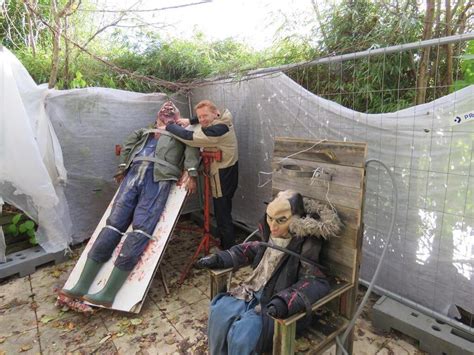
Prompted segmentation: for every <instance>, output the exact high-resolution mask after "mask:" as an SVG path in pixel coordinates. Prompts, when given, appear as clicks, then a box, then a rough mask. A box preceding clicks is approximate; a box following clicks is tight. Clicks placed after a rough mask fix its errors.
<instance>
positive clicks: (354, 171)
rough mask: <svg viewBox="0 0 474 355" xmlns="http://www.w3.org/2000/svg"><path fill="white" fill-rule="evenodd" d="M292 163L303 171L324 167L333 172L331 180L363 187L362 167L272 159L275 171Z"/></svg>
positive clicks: (290, 159)
mask: <svg viewBox="0 0 474 355" xmlns="http://www.w3.org/2000/svg"><path fill="white" fill-rule="evenodd" d="M292 165H293V166H294V165H297V166H299V167H301V169H302V170H303V171H314V170H315V169H317V168H322V169H323V170H324V171H328V172H330V173H332V174H331V175H332V180H331V182H333V183H335V184H338V185H341V186H347V187H353V188H359V189H362V184H363V180H364V169H362V168H358V167H352V166H344V165H338V164H329V163H323V162H316V161H310V160H301V159H293V158H289V159H285V160H284V161H283V162H282V158H280V157H274V158H273V160H272V169H273V171H275V170H279V169H281V168H282V167H286V166H292Z"/></svg>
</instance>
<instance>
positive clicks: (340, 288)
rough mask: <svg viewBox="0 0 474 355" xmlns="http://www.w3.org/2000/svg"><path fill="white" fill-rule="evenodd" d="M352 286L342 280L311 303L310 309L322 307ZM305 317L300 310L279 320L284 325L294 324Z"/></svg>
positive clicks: (304, 313)
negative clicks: (327, 292) (334, 287)
mask: <svg viewBox="0 0 474 355" xmlns="http://www.w3.org/2000/svg"><path fill="white" fill-rule="evenodd" d="M353 287H354V285H353V284H349V283H346V282H342V283H341V284H340V285H338V286H337V288H336V289H334V290H332V291H331V292H330V293H329V294H327V295H326V296H324V297H323V298H320V299H319V300H318V301H316V302H315V303H313V304H312V305H311V309H312V310H313V311H315V310H317V309H319V308H321V307H323V306H324V305H325V304H326V303H328V302H330V301H331V300H333V299H334V298H336V297H339V296H341V295H343V294H344V293H346V292H349V291H350V290H351V289H352V288H353ZM304 317H306V312H300V313H297V314H294V315H292V316H291V317H288V318H286V319H281V320H280V322H282V323H283V324H285V325H290V324H296V321H298V320H300V319H301V318H304Z"/></svg>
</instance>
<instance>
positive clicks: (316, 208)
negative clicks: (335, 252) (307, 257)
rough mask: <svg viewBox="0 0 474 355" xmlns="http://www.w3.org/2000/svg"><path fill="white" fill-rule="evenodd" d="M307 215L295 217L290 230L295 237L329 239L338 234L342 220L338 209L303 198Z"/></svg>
mask: <svg viewBox="0 0 474 355" xmlns="http://www.w3.org/2000/svg"><path fill="white" fill-rule="evenodd" d="M303 202H304V209H305V212H306V216H304V217H296V216H295V217H293V218H292V220H291V222H290V227H289V231H290V232H291V234H292V235H294V236H295V237H311V236H312V237H319V238H324V239H329V238H330V237H334V236H337V235H338V234H339V232H340V231H341V228H342V222H341V220H340V219H339V216H338V215H337V213H336V211H334V210H333V209H332V208H331V207H330V206H328V205H327V204H324V203H321V202H318V201H315V200H313V199H310V198H306V197H304V198H303Z"/></svg>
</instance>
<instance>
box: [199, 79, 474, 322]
mask: <svg viewBox="0 0 474 355" xmlns="http://www.w3.org/2000/svg"><path fill="white" fill-rule="evenodd" d="M201 99H211V100H213V101H214V102H216V104H217V105H218V106H219V107H222V108H223V107H226V108H229V109H230V111H231V112H232V114H233V115H234V123H235V126H236V133H237V137H238V141H239V170H240V178H239V188H238V190H237V192H236V196H235V199H234V209H233V213H234V217H235V219H236V220H238V221H240V222H242V223H245V224H247V225H250V226H255V225H256V224H257V221H258V218H259V217H260V216H261V215H262V214H263V212H264V210H265V206H264V205H263V203H262V201H268V200H269V199H270V198H271V184H266V185H265V186H263V187H258V186H259V185H260V186H262V185H264V184H265V182H267V181H268V179H271V175H268V174H262V173H261V172H271V166H270V162H271V158H272V152H273V138H274V137H276V136H290V137H301V138H313V139H317V140H319V139H324V138H326V139H334V140H350V141H360V142H367V143H368V147H369V158H377V159H380V160H382V161H383V162H385V163H386V164H387V165H388V166H390V167H391V168H392V170H393V172H394V174H395V175H396V178H397V183H398V188H399V193H400V196H399V210H398V211H397V219H396V228H395V235H394V237H393V238H392V245H391V247H390V249H389V253H388V254H387V257H386V259H385V263H384V266H383V269H382V271H381V274H380V276H379V281H378V282H377V285H378V286H380V287H382V288H384V289H387V290H389V291H392V292H395V293H397V294H399V295H401V296H404V297H407V298H408V299H410V300H412V301H415V302H417V303H419V304H422V305H424V306H426V307H428V308H430V309H432V310H434V311H436V312H439V313H442V314H449V315H450V316H452V315H453V314H455V313H456V312H455V307H454V305H458V306H461V307H463V308H464V309H466V310H468V311H469V312H474V297H473V295H474V270H473V264H474V165H473V150H474V146H473V141H474V122H473V121H474V100H473V99H474V86H470V87H468V88H465V89H463V90H460V91H457V92H455V93H453V94H451V95H448V96H445V97H443V98H440V99H438V100H436V101H433V102H430V103H427V104H424V105H420V106H415V107H412V108H409V109H405V110H401V111H398V112H394V113H388V114H363V113H359V112H356V111H352V110H349V109H347V108H345V107H343V106H341V105H338V104H336V103H334V102H332V101H329V100H325V99H323V98H320V97H318V96H316V95H314V94H312V93H310V92H308V91H306V90H305V89H304V88H302V87H301V86H299V85H298V84H296V83H295V82H294V81H292V80H291V79H289V78H288V77H287V76H285V75H284V74H275V75H272V76H262V77H260V78H257V79H253V80H247V81H239V82H232V81H226V82H219V83H214V84H213V85H209V86H206V87H203V88H198V89H196V90H194V91H193V96H192V101H193V104H195V103H197V102H198V101H199V100H201ZM259 172H260V173H259ZM391 193H392V189H391V182H390V179H389V177H388V175H387V174H386V173H385V172H384V171H383V170H382V169H378V168H374V167H370V168H369V169H368V178H367V192H366V204H365V215H364V223H365V227H366V230H365V237H364V245H363V260H362V269H361V277H362V278H363V279H365V280H370V279H371V277H372V274H373V272H374V271H375V267H376V264H377V262H378V260H379V255H380V253H381V249H382V247H383V244H384V241H385V240H386V238H387V236H386V235H385V233H386V231H387V226H388V224H389V221H390V217H391V208H392V201H391ZM249 211H252V213H249ZM259 212H260V213H259ZM453 311H454V312H453Z"/></svg>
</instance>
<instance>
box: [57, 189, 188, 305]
mask: <svg viewBox="0 0 474 355" xmlns="http://www.w3.org/2000/svg"><path fill="white" fill-rule="evenodd" d="M186 195H187V192H186V189H185V188H184V187H183V186H176V184H173V186H172V187H171V190H170V193H169V196H168V200H167V201H166V205H165V208H164V210H163V213H162V214H161V217H160V219H159V221H158V223H157V225H156V227H155V230H154V232H153V237H154V238H153V239H152V240H151V241H150V243H149V244H148V245H147V247H146V249H145V251H144V252H143V254H142V256H141V258H140V260H139V262H138V264H137V265H136V266H135V268H134V269H133V271H132V272H131V273H130V275H129V276H128V278H127V280H126V281H125V283H124V285H123V286H122V288H121V289H120V290H119V291H118V293H117V295H116V297H115V300H114V303H113V304H112V306H111V307H109V308H108V309H113V310H117V311H123V312H130V313H139V312H140V310H141V308H142V305H143V302H144V300H145V297H146V294H147V293H148V290H149V288H150V285H151V282H152V281H153V278H154V277H155V274H156V272H157V271H158V268H159V265H160V262H161V260H162V258H163V255H164V253H165V250H166V247H167V245H168V242H169V240H170V237H171V235H172V232H173V230H174V227H175V225H176V223H177V221H178V218H179V215H180V214H181V210H182V208H183V206H184V202H185V200H186ZM116 197H117V193H116V194H115V196H114V198H113V199H112V201H111V202H110V204H109V206H108V207H107V210H106V211H105V213H104V215H103V216H102V218H101V220H100V222H99V224H98V225H97V227H96V229H95V231H94V233H93V234H92V237H91V238H90V240H89V242H88V243H87V245H86V247H85V249H84V251H83V252H82V254H81V256H80V258H79V260H78V261H77V263H76V265H75V266H74V269H73V270H72V272H71V274H70V275H69V278H68V279H67V281H66V284H65V285H64V288H66V289H69V288H72V287H73V286H74V285H75V284H76V282H77V280H78V279H79V276H80V274H81V272H82V269H83V268H84V264H85V262H86V258H87V254H88V253H89V250H90V249H91V248H92V245H93V244H94V241H95V240H96V238H97V236H98V235H99V233H100V231H101V230H102V228H103V227H104V226H105V225H106V220H107V218H108V216H109V215H110V211H111V209H112V205H113V203H114V201H115V198H116ZM131 230H132V228H131V226H130V227H129V228H128V229H127V232H129V231H131ZM125 239H126V236H125V237H123V238H122V240H121V241H120V243H119V244H118V245H117V247H116V248H115V250H114V252H113V254H112V257H111V258H110V259H109V261H107V262H106V263H105V264H104V265H103V266H102V268H101V270H100V271H99V273H98V274H97V276H96V278H95V279H94V281H93V283H92V285H91V287H90V288H89V292H88V293H96V292H98V291H100V290H101V289H102V288H103V287H104V286H105V283H106V282H107V280H108V278H109V275H110V273H111V272H112V268H113V266H114V262H115V259H116V258H117V256H118V254H119V251H120V249H121V247H122V244H123V242H124V241H125ZM84 303H85V304H90V303H88V302H84ZM93 306H96V307H102V308H107V307H103V306H99V305H93Z"/></svg>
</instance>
